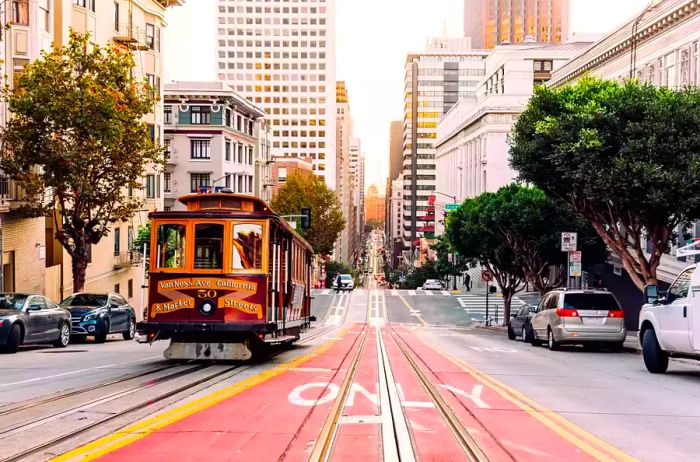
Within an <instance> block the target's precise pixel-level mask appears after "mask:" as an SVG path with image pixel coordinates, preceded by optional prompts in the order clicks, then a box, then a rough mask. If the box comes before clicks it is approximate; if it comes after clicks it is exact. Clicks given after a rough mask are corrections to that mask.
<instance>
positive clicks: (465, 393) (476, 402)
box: [395, 327, 631, 462]
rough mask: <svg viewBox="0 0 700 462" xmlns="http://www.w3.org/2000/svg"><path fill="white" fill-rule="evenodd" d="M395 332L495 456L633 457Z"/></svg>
mask: <svg viewBox="0 0 700 462" xmlns="http://www.w3.org/2000/svg"><path fill="white" fill-rule="evenodd" d="M395 330H396V331H397V332H398V334H399V337H400V341H401V342H403V343H404V344H405V345H406V346H407V347H408V348H409V349H410V350H411V352H412V354H413V355H414V358H417V359H418V361H417V362H418V363H419V364H420V366H421V369H422V370H423V372H424V373H426V374H427V375H428V376H429V377H431V381H434V382H433V383H435V384H437V385H438V389H439V390H440V391H441V396H443V398H444V399H445V401H447V402H448V403H449V404H450V406H451V408H452V409H453V411H454V412H455V413H456V414H457V416H458V417H459V418H460V421H462V422H463V423H465V426H467V428H470V433H472V435H473V436H474V438H475V439H476V441H477V442H478V443H479V445H480V446H481V447H482V449H483V450H484V451H485V452H486V453H487V455H489V456H490V457H491V458H492V460H495V461H496V460H498V461H500V460H517V461H519V462H520V461H523V462H530V461H532V462H535V461H537V462H542V461H562V460H566V461H567V462H579V461H580V462H588V461H593V460H601V461H610V462H613V461H620V460H622V461H628V460H631V458H630V457H629V456H626V455H625V454H622V453H621V452H619V451H617V450H616V449H615V448H613V447H611V446H610V445H608V444H607V443H605V442H603V441H600V440H598V439H597V438H595V437H593V436H592V435H589V434H588V433H586V432H585V431H583V430H582V429H580V428H578V427H575V426H574V425H573V424H569V425H570V426H569V427H568V428H567V429H565V430H564V429H563V428H562V426H561V424H559V422H558V421H557V420H555V419H553V418H550V417H547V415H546V413H543V412H542V411H541V410H539V409H535V408H533V407H532V406H531V405H529V404H527V403H524V402H522V401H520V400H518V399H515V398H514V397H513V396H511V395H509V394H508V393H505V392H504V390H503V389H502V388H501V387H499V386H498V385H497V384H496V382H495V381H491V380H490V379H489V378H488V376H485V375H483V374H474V373H470V372H468V371H466V370H465V369H464V368H462V367H459V366H458V365H457V364H455V362H453V361H452V360H450V359H448V358H447V357H446V356H445V355H443V354H442V353H440V352H438V351H436V350H435V349H434V348H432V347H431V346H429V345H427V344H426V343H424V342H423V341H422V340H420V339H419V338H418V337H417V336H416V335H415V334H413V333H411V332H409V331H408V330H406V329H404V328H402V327H395ZM559 419H562V418H561V417H559ZM562 430H564V431H562ZM496 448H500V450H501V454H500V455H498V454H497V453H494V452H493V451H494V450H496Z"/></svg>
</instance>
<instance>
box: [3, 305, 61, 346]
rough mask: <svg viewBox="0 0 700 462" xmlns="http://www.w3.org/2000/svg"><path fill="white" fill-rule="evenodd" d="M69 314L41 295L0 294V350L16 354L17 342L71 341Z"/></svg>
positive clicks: (18, 344) (21, 343) (23, 343)
mask: <svg viewBox="0 0 700 462" xmlns="http://www.w3.org/2000/svg"><path fill="white" fill-rule="evenodd" d="M70 320H71V316H70V313H69V312H68V311H66V310H64V309H62V308H59V307H58V306H57V305H56V304H55V303H54V302H53V301H51V300H50V299H48V298H46V297H44V296H43V295H32V294H15V293H0V351H1V352H3V353H16V352H17V350H18V349H19V346H20V345H29V344H33V343H51V344H53V345H54V346H56V347H60V348H65V347H67V346H68V343H69V342H70Z"/></svg>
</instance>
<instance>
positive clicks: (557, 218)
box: [483, 183, 607, 295]
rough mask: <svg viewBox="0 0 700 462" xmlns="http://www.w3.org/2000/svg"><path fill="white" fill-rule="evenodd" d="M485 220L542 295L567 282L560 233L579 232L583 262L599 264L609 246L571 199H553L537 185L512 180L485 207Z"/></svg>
mask: <svg viewBox="0 0 700 462" xmlns="http://www.w3.org/2000/svg"><path fill="white" fill-rule="evenodd" d="M483 220H484V224H485V225H486V226H488V227H489V228H490V229H492V230H493V231H494V232H496V233H497V235H498V237H499V238H500V239H502V240H503V241H504V242H505V244H506V245H507V246H508V247H509V248H510V250H511V251H512V252H513V254H514V255H515V256H516V261H517V264H518V265H520V267H521V268H522V271H523V274H524V276H525V279H526V280H527V281H528V282H530V283H531V284H532V286H533V287H534V288H535V289H536V290H537V291H539V292H540V293H541V294H543V295H544V294H545V293H546V292H548V291H550V290H552V289H553V288H556V287H561V286H562V285H565V283H566V280H567V277H568V269H567V267H566V264H567V255H566V253H565V252H562V251H561V246H560V243H561V233H562V232H563V231H572V232H576V233H578V249H579V250H581V251H582V255H583V258H584V263H600V262H603V261H605V258H606V256H607V254H606V249H605V245H604V244H603V242H602V241H601V240H600V238H599V237H598V236H597V234H596V233H595V232H594V231H593V229H592V228H591V227H590V226H589V225H588V224H587V223H586V222H585V221H584V220H582V219H581V218H580V217H578V216H576V215H575V214H574V213H573V211H572V210H571V209H570V208H568V207H567V206H566V204H563V203H560V202H556V201H552V200H550V199H548V198H547V197H546V196H545V194H544V193H543V192H542V191H541V190H539V189H537V188H532V187H526V186H521V185H518V184H515V183H514V184H510V185H508V186H504V187H502V188H500V189H499V190H498V191H497V192H496V193H495V194H493V196H491V198H490V200H489V201H488V204H487V205H486V207H485V208H484V217H483Z"/></svg>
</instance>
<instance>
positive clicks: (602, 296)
mask: <svg viewBox="0 0 700 462" xmlns="http://www.w3.org/2000/svg"><path fill="white" fill-rule="evenodd" d="M530 323H531V325H532V332H533V336H532V339H531V342H530V343H532V345H539V344H540V343H541V342H546V343H547V346H548V347H549V349H550V350H557V349H559V347H560V346H561V345H562V344H584V345H586V344H593V343H604V344H607V345H609V346H611V347H612V348H613V349H615V350H621V349H622V347H623V344H624V342H625V338H626V336H627V329H626V328H625V313H624V311H622V309H621V308H620V304H619V303H618V302H617V299H616V298H615V296H614V295H613V294H612V293H610V292H608V291H607V290H601V289H596V290H588V289H555V290H552V291H551V292H548V293H547V294H546V295H545V296H544V297H543V298H542V301H540V304H539V306H538V307H537V311H536V312H535V314H534V315H533V316H532V319H531V321H530Z"/></svg>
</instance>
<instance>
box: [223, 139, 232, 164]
mask: <svg viewBox="0 0 700 462" xmlns="http://www.w3.org/2000/svg"><path fill="white" fill-rule="evenodd" d="M224 154H225V159H226V160H227V161H230V160H231V142H230V141H229V140H226V148H225V152H224Z"/></svg>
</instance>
